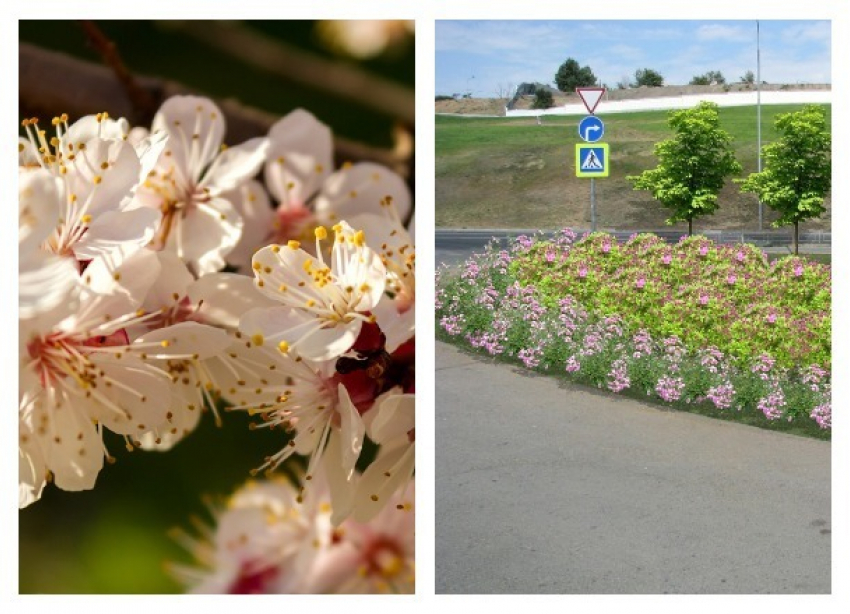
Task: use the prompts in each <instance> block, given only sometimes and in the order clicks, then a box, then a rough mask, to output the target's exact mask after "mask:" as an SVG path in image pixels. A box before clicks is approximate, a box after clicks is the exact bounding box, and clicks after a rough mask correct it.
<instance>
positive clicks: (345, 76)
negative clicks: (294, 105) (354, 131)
mask: <svg viewBox="0 0 850 614" xmlns="http://www.w3.org/2000/svg"><path fill="white" fill-rule="evenodd" d="M168 26H169V27H170V28H176V29H178V30H179V31H180V32H182V33H184V34H187V35H189V36H191V37H192V38H195V39H197V40H198V41H199V42H201V43H203V44H205V45H209V46H210V47H213V48H215V49H218V50H219V51H222V52H224V53H226V54H228V55H230V56H232V57H235V58H238V59H240V60H242V61H243V62H246V63H248V64H251V65H253V66H256V67H258V68H260V69H262V70H264V71H266V72H269V73H271V74H274V75H277V76H280V77H282V78H284V79H286V80H288V81H296V82H298V83H301V84H303V85H306V86H308V87H311V88H313V89H317V90H319V91H323V92H327V93H328V94H330V95H332V96H334V97H337V98H343V99H347V100H351V101H352V102H355V103H357V104H361V105H363V106H365V107H367V108H370V109H374V110H376V111H379V112H381V113H384V114H386V115H388V116H390V117H394V118H397V119H400V120H401V121H403V122H405V123H407V124H413V122H414V120H415V112H416V98H415V96H414V94H413V93H412V92H411V91H410V90H409V89H408V88H406V87H403V86H401V85H397V84H395V83H393V82H391V81H388V80H386V79H382V78H379V77H375V76H373V75H371V74H369V73H367V72H364V71H362V70H359V69H358V68H357V67H355V66H351V65H350V64H344V63H342V62H332V61H329V60H325V59H324V58H321V57H319V56H317V55H315V54H312V53H309V52H306V51H302V50H301V49H298V48H296V47H293V46H290V45H286V44H285V43H282V42H280V41H278V40H276V39H274V38H272V37H270V36H267V35H265V34H263V33H262V32H259V31H257V30H251V29H248V28H246V27H245V26H243V25H241V24H240V23H238V22H231V21H203V22H200V21H180V22H169V23H168Z"/></svg>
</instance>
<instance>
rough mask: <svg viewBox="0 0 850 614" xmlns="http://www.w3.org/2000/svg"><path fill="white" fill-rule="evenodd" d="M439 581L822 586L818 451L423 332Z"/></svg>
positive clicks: (540, 585) (820, 589)
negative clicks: (430, 358) (432, 388)
mask: <svg viewBox="0 0 850 614" xmlns="http://www.w3.org/2000/svg"><path fill="white" fill-rule="evenodd" d="M436 368H437V374H436V386H437V393H436V406H437V407H436V412H437V429H436V455H437V457H436V472H437V484H436V525H437V526H436V542H437V543H436V581H437V592H438V593H591V594H592V593H828V592H829V591H830V541H831V537H830V532H831V516H830V449H831V446H830V444H829V443H827V442H822V441H815V440H810V439H806V438H801V437H796V436H792V435H785V434H780V433H773V432H769V431H764V430H760V429H756V428H753V427H747V426H743V425H738V424H733V423H730V422H724V421H720V420H713V419H710V418H705V417H702V416H697V415H693V414H687V413H681V412H670V411H664V410H663V408H659V407H658V406H654V405H649V404H643V403H640V402H637V401H633V400H630V399H626V398H624V397H618V396H615V395H609V394H607V393H602V392H596V391H594V390H592V389H588V388H584V387H579V386H572V385H569V384H564V383H562V382H559V381H556V380H555V379H553V378H549V377H545V376H538V375H534V374H529V373H528V372H526V371H523V370H521V369H519V368H517V367H512V366H507V365H504V364H493V363H492V362H491V361H489V360H488V359H486V358H479V357H477V356H472V355H468V354H466V353H464V352H462V351H460V350H458V349H456V348H454V347H452V346H450V345H446V344H443V343H439V342H438V343H437V344H436Z"/></svg>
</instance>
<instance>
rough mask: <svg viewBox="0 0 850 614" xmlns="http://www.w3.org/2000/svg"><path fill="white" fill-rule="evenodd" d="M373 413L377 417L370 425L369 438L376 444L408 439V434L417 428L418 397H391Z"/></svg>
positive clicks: (399, 395)
mask: <svg viewBox="0 0 850 614" xmlns="http://www.w3.org/2000/svg"><path fill="white" fill-rule="evenodd" d="M372 411H377V415H376V416H375V417H374V418H373V420H372V422H371V424H370V430H369V437H371V438H372V440H373V441H374V442H375V443H379V444H385V443H388V442H391V441H393V440H395V439H399V438H404V439H407V434H408V432H410V431H411V430H413V429H414V428H415V427H416V395H413V394H395V395H391V396H389V397H387V398H386V399H384V400H383V402H382V403H381V404H380V405H379V406H378V407H375V408H373V410H372Z"/></svg>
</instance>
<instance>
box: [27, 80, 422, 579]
mask: <svg viewBox="0 0 850 614" xmlns="http://www.w3.org/2000/svg"><path fill="white" fill-rule="evenodd" d="M23 125H24V127H25V129H26V132H27V135H28V138H21V139H20V143H19V185H20V190H19V227H20V231H19V263H20V264H19V280H20V282H19V283H20V287H19V292H20V297H19V325H20V336H19V338H20V343H19V355H20V393H19V421H20V448H19V459H20V480H19V499H20V506H21V507H25V506H27V505H30V504H31V503H33V502H34V501H36V500H38V499H39V498H40V496H41V493H42V491H43V489H44V487H45V484H46V483H47V482H50V481H52V482H53V483H54V484H55V485H56V486H57V487H59V488H62V489H64V490H84V489H90V488H92V487H93V486H94V484H95V481H96V478H97V475H98V473H99V471H100V470H101V468H102V467H103V462H104V459H106V460H107V461H110V462H111V461H113V460H114V457H112V456H111V455H110V454H109V452H108V451H107V449H106V447H105V445H104V440H103V432H104V430H105V429H107V430H110V431H113V432H114V433H117V434H119V435H122V436H123V437H124V439H125V440H126V445H127V447H128V448H129V449H134V448H142V449H148V450H167V449H169V448H170V447H171V446H173V445H174V444H175V443H177V442H178V441H179V440H180V439H181V438H183V437H184V436H186V435H187V434H189V433H191V431H192V430H193V429H194V428H195V426H196V425H197V424H198V421H199V419H200V416H201V413H202V412H203V411H204V410H205V409H210V410H212V412H213V413H214V414H215V418H216V420H217V421H219V422H221V419H220V416H219V415H218V413H217V409H216V408H217V407H221V406H225V407H227V408H229V409H232V410H244V411H247V412H250V413H251V414H252V415H255V414H256V415H258V416H260V417H261V418H262V421H261V422H259V423H258V424H257V426H268V427H280V429H281V431H282V435H281V437H282V438H284V441H285V444H284V445H283V447H282V449H281V450H280V451H279V452H278V453H277V454H275V455H273V456H271V457H268V458H266V459H264V460H262V461H260V460H259V459H258V465H259V466H258V467H257V468H256V469H259V470H267V471H268V472H271V471H272V470H273V469H275V468H276V467H277V466H278V465H279V464H280V463H282V462H283V461H285V460H286V459H287V458H289V457H290V456H291V455H292V454H300V455H308V456H309V462H308V468H307V472H306V474H305V475H304V479H303V483H302V485H300V486H299V487H298V489H297V492H296V494H295V495H293V494H292V493H291V492H289V491H288V490H287V489H286V488H285V487H282V486H280V485H279V484H278V483H274V482H269V483H267V484H261V483H258V484H259V486H257V487H250V488H246V489H244V490H243V491H240V492H239V493H238V494H237V495H235V496H234V498H233V505H232V506H231V508H230V509H228V510H227V511H226V512H224V514H223V515H222V517H221V521H222V524H221V525H220V526H219V528H218V532H217V534H216V539H215V545H214V547H213V550H212V551H211V552H212V553H213V554H212V555H210V556H212V557H213V558H212V559H210V557H209V556H207V557H206V562H210V560H213V561H214V562H215V563H216V564H217V566H218V567H217V569H216V570H214V571H213V572H211V575H208V576H206V575H204V576H203V577H204V580H203V582H202V583H201V584H199V585H198V586H195V587H194V588H195V589H200V590H220V591H225V592H227V591H230V592H234V591H237V590H241V588H242V587H244V586H247V587H248V588H250V589H251V590H254V589H256V588H257V587H259V586H262V587H263V588H265V589H268V590H270V591H278V590H285V591H294V590H297V591H304V590H307V591H322V592H324V591H329V590H350V591H356V590H370V589H376V588H381V587H386V586H389V587H390V589H391V590H404V588H405V586H406V583H410V585H411V586H412V542H413V525H412V516H413V514H412V505H411V504H410V503H409V502H408V501H407V500H408V499H412V496H413V493H412V490H413V480H412V478H413V472H414V457H415V449H414V442H415V430H414V393H415V357H414V354H415V352H414V349H415V331H414V325H415V314H414V305H415V251H414V245H413V241H412V238H411V234H410V233H411V232H412V229H410V228H409V227H408V228H406V227H405V226H404V225H403V223H402V220H404V219H407V218H408V217H412V216H411V215H410V214H411V207H412V204H411V196H410V192H409V190H408V188H407V185H406V184H405V182H404V181H403V179H402V178H401V177H399V176H398V175H396V174H395V173H393V172H392V171H390V170H388V169H386V168H384V167H382V166H379V165H377V164H372V163H366V162H361V163H357V164H345V165H343V167H342V168H340V169H338V170H334V168H333V141H332V135H331V132H330V130H329V129H328V127H327V126H325V125H324V124H322V123H320V122H319V121H318V120H316V119H315V118H314V117H313V116H312V115H310V114H309V113H307V112H306V111H303V110H298V111H294V112H292V113H290V114H289V115H287V116H286V117H284V118H283V119H281V120H280V121H279V122H278V123H276V124H275V125H274V126H273V127H272V128H271V130H270V132H269V134H268V136H267V137H263V138H255V139H250V140H248V141H247V142H245V143H242V144H240V145H238V146H234V147H229V148H226V147H224V146H223V144H222V143H223V139H224V134H225V122H224V118H223V116H222V113H221V112H220V110H219V109H218V108H217V107H216V105H215V104H214V103H213V102H211V101H210V100H208V99H206V98H200V97H194V96H181V97H175V98H171V99H169V100H167V101H166V102H165V103H164V104H163V105H162V107H161V108H160V110H159V112H158V113H157V114H156V117H155V118H154V121H153V125H152V127H151V130H150V131H148V130H147V129H144V128H138V127H136V128H132V129H131V127H130V126H129V125H128V123H127V122H126V121H125V120H123V119H119V120H114V119H112V118H110V117H109V116H108V114H106V113H101V114H98V115H93V116H88V117H84V118H82V119H80V120H78V121H76V122H75V123H73V124H69V122H68V118H67V116H65V115H63V116H61V117H57V118H54V119H53V121H52V125H53V134H49V133H48V131H47V130H45V129H44V128H42V127H40V125H39V122H38V120H37V119H28V120H25V121H24V122H23ZM261 169H263V172H264V179H265V186H264V185H263V184H261V183H260V182H258V181H256V180H254V179H253V178H254V176H255V175H257V174H258V172H259V171H260V170H261ZM269 194H270V195H271V198H270V197H269ZM271 199H274V201H277V204H276V206H273V204H272V200H271ZM225 267H228V268H229V270H230V271H236V272H221V271H222V270H223V269H225ZM367 435H368V437H369V438H370V439H372V440H373V441H374V442H375V443H377V444H379V448H378V452H377V456H376V457H375V459H374V461H373V462H372V463H371V464H369V466H368V467H367V468H366V470H365V471H364V472H362V473H360V472H359V471H357V470H356V469H355V464H356V462H357V461H358V459H359V457H360V453H361V449H362V446H363V442H364V438H365V437H366V436H367ZM317 477H318V479H317ZM319 483H320V484H321V485H320V486H316V484H319ZM255 488H256V490H254V489H255ZM294 492H295V491H294ZM252 493H254V494H252ZM257 493H259V494H257ZM299 502H301V503H299ZM308 502H312V503H309V505H308ZM388 502H390V503H391V504H390V505H387V503H388ZM299 505H302V506H304V507H303V508H302V509H300V510H299V508H298V506H299ZM311 506H312V507H311ZM243 512H244V513H243ZM258 514H259V516H258V517H265V518H266V520H269V524H268V526H265V525H263V523H262V522H259V521H257V522H253V521H252V520H251V519H252V518H254V517H255V516H257V515H258ZM393 515H397V516H403V517H404V519H403V520H400V519H393V520H390V519H389V518H388V516H393ZM237 517H238V518H239V519H234V518H237ZM243 517H245V518H248V520H243V519H242V518H243ZM271 518H274V519H280V520H281V522H282V524H280V526H278V523H277V520H275V521H274V522H272V521H271ZM376 523H377V524H376ZM325 524H326V525H327V528H326V529H323V528H322V527H324V526H325ZM225 525H226V526H225ZM381 525H386V526H392V527H394V528H395V529H394V530H397V531H401V532H404V531H407V532H408V533H406V534H404V535H401V533H397V534H396V535H395V536H394V537H393V538H392V539H390V538H389V537H386V535H385V534H384V533H385V532H383V529H382V528H381ZM233 531H237V532H238V536H237V537H238V540H237V541H239V540H244V543H242V542H240V545H238V546H235V547H231V546H230V545H229V544H230V543H231V541H232V539H231V538H233V537H234V534H233ZM293 531H295V532H296V533H297V534H298V536H299V537H298V538H297V539H295V538H292V532H293ZM272 534H273V535H275V536H277V537H275V538H274V539H272V537H270V536H271V535H272ZM343 534H346V535H350V536H351V539H349V538H348V537H346V538H342V537H341V536H342V535H343ZM376 536H377V537H376ZM267 538H268V539H267ZM257 540H259V541H260V542H262V543H261V544H260V546H258V545H257ZM275 540H278V541H279V542H280V543H278V541H275ZM376 540H377V541H376ZM373 542H375V543H373ZM396 542H398V544H397V545H395V544H396ZM296 544H302V545H303V548H302V547H300V546H299V547H296ZM346 544H347V545H346ZM375 544H378V545H375ZM388 544H394V545H392V546H391V547H390V545H388ZM317 545H324V546H327V548H319V547H317ZM343 546H344V547H343ZM258 548H259V550H258ZM386 548H389V550H386ZM384 550H386V552H385V551H384ZM308 552H309V554H308ZM387 552H389V553H390V554H392V557H395V558H392V560H390V558H387V557H389V556H390V555H389V554H387ZM227 553H230V554H229V555H228V554H227ZM255 555H256V556H255ZM228 556H229V557H230V558H228ZM376 557H377V558H376ZM269 561H273V564H272V563H269ZM342 561H349V562H351V561H358V563H357V564H356V565H355V566H354V568H355V571H356V570H357V569H359V570H360V571H359V572H357V573H359V574H360V575H359V576H357V577H358V578H360V580H361V581H355V578H354V577H352V578H348V577H347V576H346V577H344V576H345V573H343V571H342V568H341V566H342V565H343V563H342ZM284 564H286V565H287V573H285V574H282V571H281V570H282V569H283V568H282V565H284ZM290 564H291V565H290ZM272 567H273V568H274V570H275V571H274V573H272V572H271V571H269V570H270V569H271V568H272ZM321 569H325V570H326V573H325V572H320V570H321ZM363 570H365V572H364V571H363ZM349 571H350V570H349ZM254 572H257V573H261V574H263V575H262V582H261V581H260V579H256V578H254V576H253V575H252V574H254ZM246 574H247V575H246ZM376 574H377V575H376ZM190 575H191V574H190ZM355 575H356V574H355ZM375 575H376V577H380V578H382V580H381V582H378V581H376V580H374V578H373V577H372V576H375ZM272 576H274V577H275V578H276V580H275V581H274V582H272V581H271V577H272ZM246 578H247V579H246ZM251 578H254V579H251ZM332 578H337V580H335V581H334V580H332ZM255 580H256V581H255ZM267 580H268V581H267ZM296 585H297V586H296Z"/></svg>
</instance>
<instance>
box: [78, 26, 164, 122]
mask: <svg viewBox="0 0 850 614" xmlns="http://www.w3.org/2000/svg"><path fill="white" fill-rule="evenodd" d="M79 23H80V27H82V29H83V31H84V32H85V33H86V37H87V38H88V41H89V44H90V45H91V46H92V47H94V49H95V50H96V51H97V52H98V53H99V54H100V57H101V58H102V59H103V63H104V64H106V65H107V66H109V67H110V68H111V69H112V72H113V73H114V74H115V77H116V78H117V79H118V81H119V83H121V85H122V86H123V87H124V91H125V92H126V93H127V97H128V98H129V99H130V102H131V103H132V104H133V109H134V111H135V112H134V113H133V115H132V116H131V120H133V122H134V123H135V122H137V121H139V120H140V119H141V118H142V117H147V116H152V115H153V114H154V112H155V111H156V107H157V104H156V103H155V102H154V99H153V96H151V94H150V92H148V91H147V90H145V89H144V88H143V87H141V86H140V85H139V84H138V83H136V79H135V78H134V77H133V75H132V74H131V73H130V71H129V70H127V66H125V64H124V61H123V60H122V59H121V54H120V53H118V48H117V47H116V46H115V42H114V41H111V40H109V39H108V38H107V37H106V35H105V34H104V33H103V31H102V30H101V29H100V28H99V27H98V26H97V24H96V23H95V22H93V21H87V20H83V21H80V22H79Z"/></svg>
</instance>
